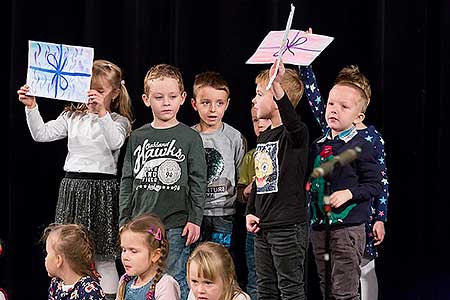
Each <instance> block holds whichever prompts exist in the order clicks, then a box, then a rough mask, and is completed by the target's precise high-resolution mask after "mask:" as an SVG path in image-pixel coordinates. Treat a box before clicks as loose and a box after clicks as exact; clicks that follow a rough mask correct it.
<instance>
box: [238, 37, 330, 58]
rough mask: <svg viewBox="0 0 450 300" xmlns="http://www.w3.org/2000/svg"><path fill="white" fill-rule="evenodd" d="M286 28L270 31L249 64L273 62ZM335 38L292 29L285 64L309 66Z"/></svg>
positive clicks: (284, 54)
mask: <svg viewBox="0 0 450 300" xmlns="http://www.w3.org/2000/svg"><path fill="white" fill-rule="evenodd" d="M284 33H285V31H284V30H281V31H270V32H269V33H268V34H267V35H266V37H265V38H264V40H263V41H262V43H261V44H260V45H259V47H258V49H257V50H256V52H255V53H254V54H253V55H252V56H251V57H250V58H249V59H248V60H247V62H246V63H247V64H272V63H273V62H274V61H275V59H276V58H277V57H278V52H279V50H280V41H281V40H282V38H283V34H284ZM333 40H334V38H333V37H329V36H326V35H319V34H313V33H305V32H303V31H300V30H290V31H289V34H288V41H287V47H286V48H285V50H284V52H283V54H282V57H281V58H282V60H283V63H284V64H292V65H299V66H309V65H310V64H311V63H312V62H313V61H314V60H315V59H316V58H317V56H319V54H320V53H322V51H323V50H324V49H325V48H326V47H327V46H328V45H329V44H330V43H331V42H332V41H333Z"/></svg>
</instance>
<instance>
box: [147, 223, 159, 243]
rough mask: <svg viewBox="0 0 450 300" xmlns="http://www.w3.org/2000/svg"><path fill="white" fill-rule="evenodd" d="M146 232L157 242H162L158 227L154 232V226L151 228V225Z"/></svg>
mask: <svg viewBox="0 0 450 300" xmlns="http://www.w3.org/2000/svg"><path fill="white" fill-rule="evenodd" d="M147 232H148V233H151V234H153V236H154V237H155V239H157V240H158V241H161V240H162V233H161V228H159V227H158V229H156V230H155V226H153V224H151V225H150V228H149V229H148V230H147Z"/></svg>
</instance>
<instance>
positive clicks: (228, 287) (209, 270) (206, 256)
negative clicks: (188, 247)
mask: <svg viewBox="0 0 450 300" xmlns="http://www.w3.org/2000/svg"><path fill="white" fill-rule="evenodd" d="M193 262H195V263H196V264H197V266H198V270H197V271H198V274H197V276H199V277H203V278H206V279H208V280H211V281H216V280H221V281H222V282H223V297H222V298H221V299H223V300H232V299H234V296H235V295H236V294H239V293H243V292H242V289H241V288H240V287H239V284H238V282H237V279H236V271H235V268H234V263H233V259H232V258H231V255H230V253H229V251H228V249H227V248H225V246H223V245H221V244H218V243H214V242H203V243H201V244H200V245H198V246H197V248H195V249H194V251H193V252H192V254H191V255H190V256H189V259H188V261H187V264H186V272H187V278H188V281H190V279H191V278H190V272H189V268H190V266H191V264H192V263H193Z"/></svg>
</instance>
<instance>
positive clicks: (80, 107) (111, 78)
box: [64, 59, 133, 122]
mask: <svg viewBox="0 0 450 300" xmlns="http://www.w3.org/2000/svg"><path fill="white" fill-rule="evenodd" d="M99 78H104V79H106V80H107V81H108V82H109V83H110V84H111V87H112V88H113V90H118V91H119V95H118V96H117V98H115V99H112V101H111V107H110V108H111V111H112V112H117V113H118V114H120V115H122V116H124V117H125V118H127V119H128V120H130V122H133V112H132V108H131V99H130V95H129V94H128V90H127V88H126V87H125V81H124V80H123V73H122V70H121V69H120V68H119V67H118V66H117V65H116V64H114V63H112V62H110V61H107V60H104V59H97V60H95V61H94V64H93V66H92V78H91V84H92V83H93V82H95V81H97V80H99ZM64 111H67V112H77V113H78V112H82V113H84V112H87V111H88V108H87V106H86V104H84V103H83V104H77V105H75V104H73V103H71V104H70V105H68V106H66V107H65V109H64Z"/></svg>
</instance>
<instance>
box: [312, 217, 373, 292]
mask: <svg viewBox="0 0 450 300" xmlns="http://www.w3.org/2000/svg"><path fill="white" fill-rule="evenodd" d="M325 236H326V232H325V230H323V231H316V230H312V231H311V243H312V247H313V252H314V256H315V261H316V265H317V272H318V274H319V278H320V288H321V290H322V295H324V294H325V282H326V278H325V271H326V270H325V268H326V260H325V254H326V249H325ZM365 244H366V232H365V226H364V224H361V225H357V226H351V227H344V228H339V229H334V230H331V231H330V254H331V278H330V279H331V292H330V299H336V300H343V299H346V300H350V299H351V300H354V299H357V300H359V299H360V296H359V278H360V276H361V268H360V265H361V260H362V256H363V254H364V247H365Z"/></svg>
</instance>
